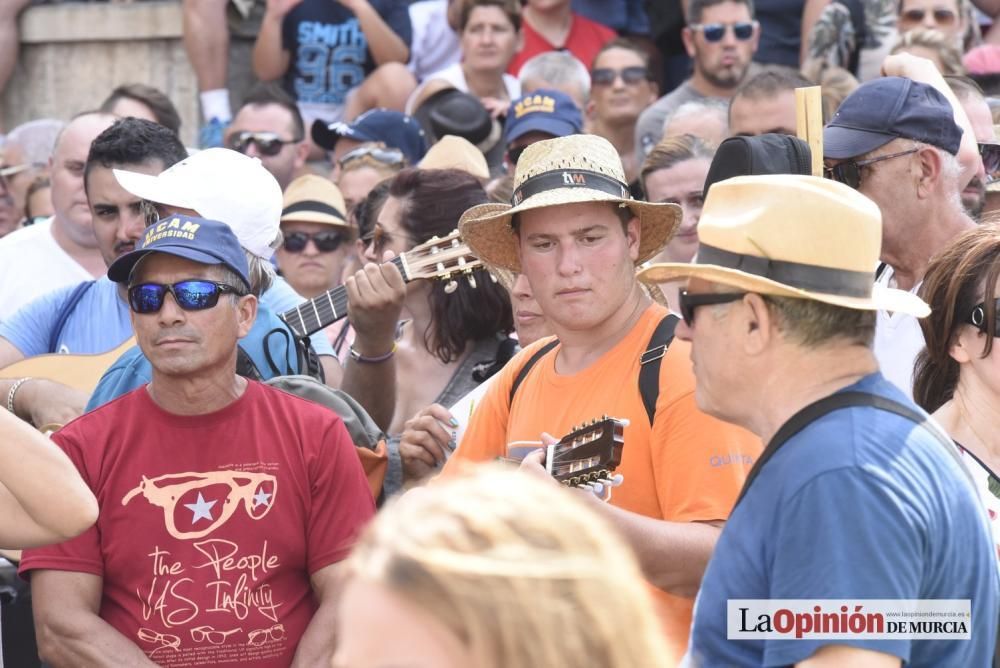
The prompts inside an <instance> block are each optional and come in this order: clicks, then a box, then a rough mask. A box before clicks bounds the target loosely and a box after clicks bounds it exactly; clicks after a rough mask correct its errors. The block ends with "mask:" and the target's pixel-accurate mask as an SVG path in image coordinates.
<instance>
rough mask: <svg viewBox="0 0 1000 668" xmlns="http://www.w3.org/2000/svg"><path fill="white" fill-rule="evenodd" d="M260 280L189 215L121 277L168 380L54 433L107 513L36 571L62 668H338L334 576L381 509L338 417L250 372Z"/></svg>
mask: <svg viewBox="0 0 1000 668" xmlns="http://www.w3.org/2000/svg"><path fill="white" fill-rule="evenodd" d="M248 274H249V269H248V265H247V261H246V256H245V254H244V252H243V250H242V249H241V248H240V243H239V241H238V240H237V239H236V237H235V235H234V234H233V233H232V231H231V230H230V229H229V227H228V226H227V225H225V224H224V223H220V222H216V221H210V220H205V219H201V218H192V217H187V216H179V215H178V216H171V217H169V218H167V219H166V220H163V221H161V222H159V223H156V224H154V225H152V226H150V227H148V228H147V229H146V232H145V235H144V237H143V239H142V242H141V245H140V246H139V247H138V249H137V250H135V251H133V252H131V253H127V254H125V255H123V256H121V257H120V258H118V259H117V260H116V261H115V262H114V263H113V264H112V265H111V267H110V268H109V270H108V276H109V278H111V279H112V280H113V281H116V282H118V283H126V282H127V283H128V286H129V289H128V301H129V307H130V309H131V317H132V326H133V328H134V329H135V334H136V339H137V341H138V344H139V347H140V348H141V349H142V351H143V353H144V354H145V355H146V357H147V358H148V359H149V361H150V362H151V364H152V367H153V372H152V381H151V382H150V383H149V385H147V386H145V387H142V388H140V389H137V390H135V391H133V392H130V393H129V394H126V395H124V396H122V397H120V398H118V399H117V400H115V401H112V402H111V403H108V404H106V405H104V406H103V407H101V408H99V409H97V410H95V411H93V412H91V413H88V414H86V415H84V416H83V417H81V418H78V419H77V420H74V421H73V422H71V423H70V424H68V425H67V426H66V427H65V428H64V429H62V430H61V431H59V432H58V433H56V434H55V435H54V436H53V439H54V440H55V441H56V442H57V443H58V444H59V445H60V446H61V447H62V448H63V450H65V452H66V453H67V454H68V455H69V457H70V458H71V459H72V460H73V462H74V464H76V467H77V469H79V471H80V473H81V475H82V476H83V478H84V480H85V481H86V482H87V484H88V485H89V486H90V488H91V489H92V490H93V492H94V494H95V496H96V497H97V500H98V504H99V506H100V515H99V518H98V521H97V525H96V526H95V527H94V528H91V529H90V530H88V531H87V532H86V533H84V534H83V535H82V536H80V537H78V538H75V539H73V540H70V541H67V542H65V543H62V544H60V545H56V546H53V547H48V548H42V549H37V550H29V551H26V552H25V554H24V559H23V561H22V562H21V571H22V573H30V574H31V581H32V592H33V597H34V608H35V622H36V626H37V631H38V645H39V653H40V655H41V656H42V658H43V659H44V660H45V661H46V662H47V663H49V664H51V665H53V666H77V665H84V664H86V665H101V666H104V665H107V666H120V665H129V666H139V665H153V664H154V663H156V664H159V665H164V666H193V665H211V666H216V665H221V664H226V663H232V664H235V665H240V666H253V667H254V668H263V667H265V666H266V667H271V666H275V667H277V666H288V665H290V664H291V663H292V662H293V661H295V662H296V663H297V664H298V663H301V664H302V665H326V664H328V663H329V661H330V657H331V655H332V651H333V636H332V633H331V632H330V628H331V621H330V620H331V618H332V615H333V607H334V605H335V593H336V587H335V586H334V584H335V579H334V569H335V568H336V562H338V561H340V560H341V559H343V558H344V557H345V556H346V555H347V552H348V551H349V549H350V547H351V544H352V541H353V539H354V537H355V536H356V534H357V532H358V530H359V529H360V528H361V527H362V526H363V525H364V524H365V523H366V522H367V521H368V520H369V519H370V518H371V517H372V515H373V514H374V511H375V507H374V502H373V500H372V497H371V493H370V492H369V491H368V485H367V482H366V480H365V476H364V473H363V471H362V469H361V465H360V463H359V461H358V459H357V455H356V454H355V452H354V447H353V445H352V443H351V441H350V437H349V436H348V433H347V431H346V429H345V427H344V424H343V422H342V421H341V420H340V419H339V418H338V417H337V416H336V415H335V414H333V413H332V412H330V411H328V410H326V409H324V408H322V407H320V406H318V405H315V404H312V403H309V402H307V401H304V400H301V399H298V398H297V397H293V396H291V395H288V394H285V393H283V392H280V391H278V390H274V389H272V388H269V387H267V386H265V385H261V384H259V383H255V382H250V381H247V380H246V379H244V378H242V377H241V376H238V375H236V357H237V345H236V344H237V339H238V338H240V337H242V336H244V335H246V334H247V332H248V331H249V330H250V327H251V326H252V324H253V321H254V318H255V316H256V311H257V300H256V298H255V297H254V296H253V295H251V294H249V290H250V289H249V285H250V281H249V278H248Z"/></svg>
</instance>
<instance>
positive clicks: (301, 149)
mask: <svg viewBox="0 0 1000 668" xmlns="http://www.w3.org/2000/svg"><path fill="white" fill-rule="evenodd" d="M308 159H309V140H308V139H304V140H302V141H300V142H299V143H298V144H296V145H295V171H296V172H298V171H299V170H300V169H302V168H303V167H304V166H305V164H306V160H308Z"/></svg>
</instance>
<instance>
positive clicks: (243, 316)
mask: <svg viewBox="0 0 1000 668" xmlns="http://www.w3.org/2000/svg"><path fill="white" fill-rule="evenodd" d="M256 319H257V297H256V296H254V295H244V296H242V297H240V298H239V301H237V302H236V326H237V336H238V337H239V338H241V339H242V338H243V337H244V336H246V335H247V334H249V333H250V330H251V328H253V323H254V321H255V320H256Z"/></svg>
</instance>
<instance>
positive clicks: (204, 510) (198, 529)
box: [122, 471, 278, 539]
mask: <svg viewBox="0 0 1000 668" xmlns="http://www.w3.org/2000/svg"><path fill="white" fill-rule="evenodd" d="M277 493H278V480H277V478H275V477H274V476H273V475H270V474H267V473H247V472H245V471H210V472H208V473H198V472H188V473H175V474H167V475H162V476H159V477H156V478H147V477H145V476H143V477H142V482H141V483H139V485H137V486H136V487H134V488H133V489H131V490H130V491H129V492H128V493H127V494H125V496H124V497H123V498H122V505H123V506H124V505H128V503H129V502H130V501H131V500H132V499H133V498H135V497H136V496H138V495H139V494H141V495H142V496H144V497H145V498H146V500H147V501H149V503H150V504H151V505H153V506H157V507H159V508H163V518H164V524H165V527H166V530H167V533H169V534H170V535H171V536H173V537H174V538H178V539H195V538H202V537H204V536H207V535H209V534H210V533H212V532H213V531H215V530H216V529H218V528H219V527H221V526H222V525H224V524H225V523H226V522H227V521H229V519H230V518H231V517H232V516H233V514H234V513H235V512H236V511H237V509H238V508H239V507H240V506H241V505H242V506H243V508H244V511H245V512H246V514H247V515H248V516H249V517H250V519H252V520H255V521H256V520H260V519H262V518H263V517H264V516H265V515H267V513H268V512H270V510H271V508H272V507H273V506H274V500H275V498H276V496H277ZM184 508H186V509H187V510H186V511H185V510H179V509H184ZM188 511H189V512H190V516H189V515H188V514H187V513H188Z"/></svg>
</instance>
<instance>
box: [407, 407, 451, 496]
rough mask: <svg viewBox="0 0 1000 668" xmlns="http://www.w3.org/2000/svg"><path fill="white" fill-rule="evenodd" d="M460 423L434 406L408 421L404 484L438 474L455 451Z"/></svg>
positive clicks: (443, 408)
mask: <svg viewBox="0 0 1000 668" xmlns="http://www.w3.org/2000/svg"><path fill="white" fill-rule="evenodd" d="M457 427H458V421H457V420H456V419H455V418H454V416H453V415H452V414H451V413H450V412H448V409H447V408H445V407H444V406H442V405H440V404H431V405H430V406H428V407H427V408H424V409H423V410H421V411H420V412H419V413H417V414H416V415H414V416H413V417H412V418H410V419H409V420H407V421H406V423H405V424H404V425H403V433H402V435H401V436H400V439H399V456H400V459H401V460H402V463H403V482H404V483H408V484H409V483H416V482H419V481H420V480H422V479H424V478H427V477H429V476H431V475H432V474H434V473H435V471H437V470H438V469H440V468H441V466H442V465H443V464H444V462H445V460H446V459H448V457H449V456H450V455H451V453H452V452H453V451H454V450H455V429H456V428H457Z"/></svg>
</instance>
